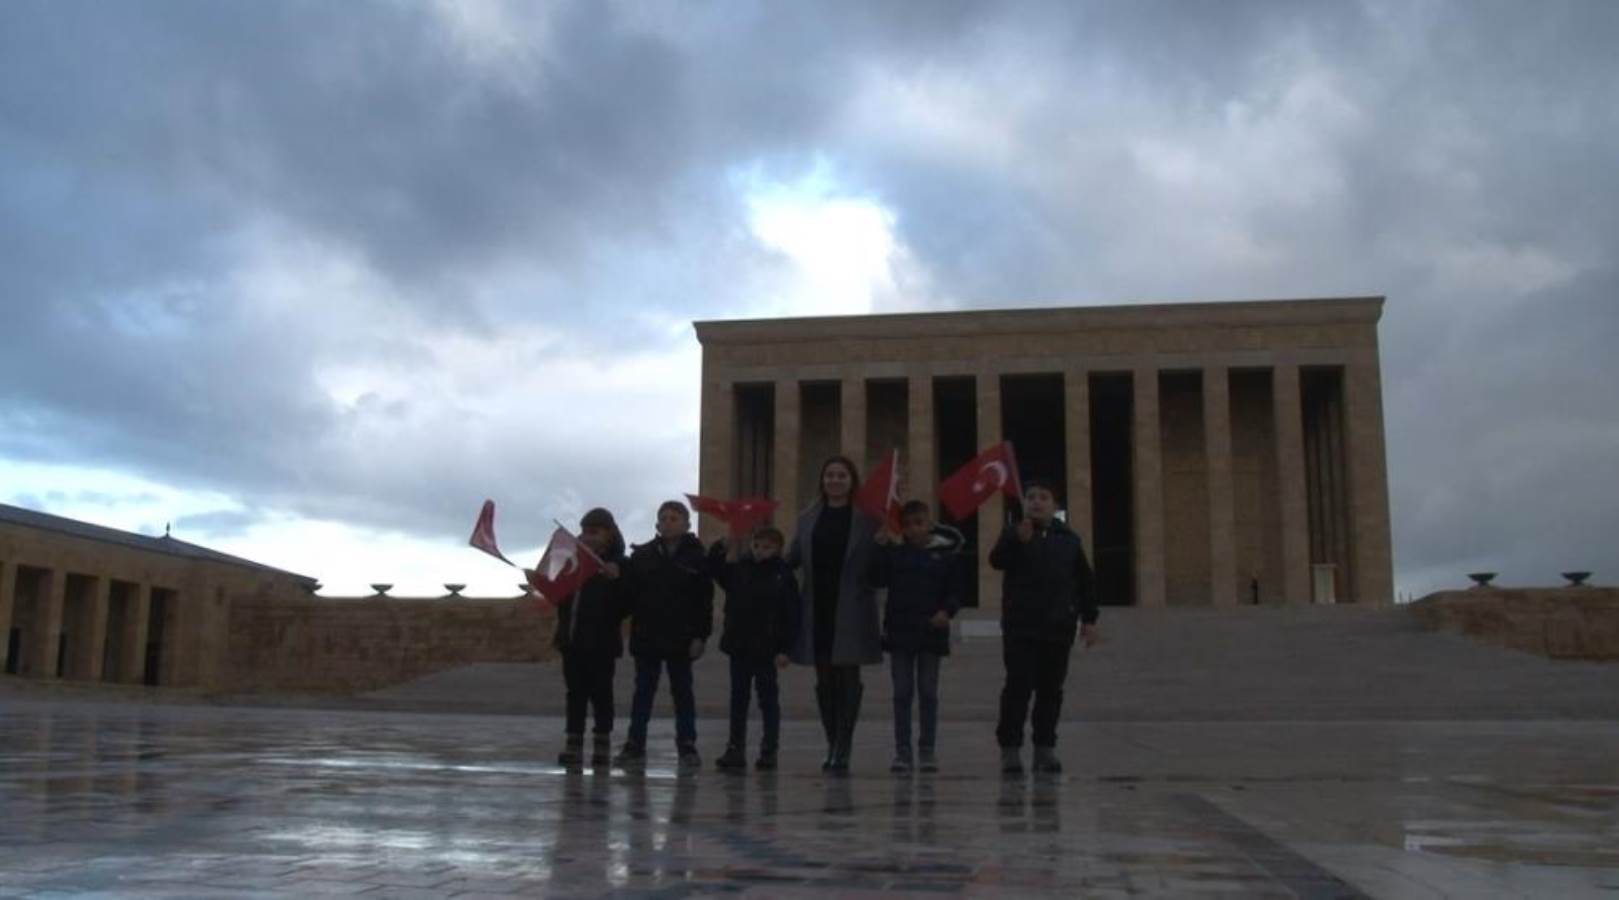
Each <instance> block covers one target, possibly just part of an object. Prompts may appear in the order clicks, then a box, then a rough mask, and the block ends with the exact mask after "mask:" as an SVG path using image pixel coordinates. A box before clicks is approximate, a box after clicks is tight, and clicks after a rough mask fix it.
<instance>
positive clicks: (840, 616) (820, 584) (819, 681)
mask: <svg viewBox="0 0 1619 900" xmlns="http://www.w3.org/2000/svg"><path fill="white" fill-rule="evenodd" d="M859 485H860V473H859V471H858V470H857V469H856V468H855V465H854V463H853V462H852V461H851V460H849V459H848V458H847V457H843V456H834V457H832V458H830V459H828V460H827V461H826V462H824V463H822V464H821V476H820V486H821V497H820V499H819V500H817V501H816V502H815V503H814V504H812V505H811V506H810V507H809V508H808V509H806V510H804V511H803V512H801V513H799V515H798V528H797V533H796V534H794V535H793V543H792V546H791V547H789V548H788V550H787V564H788V565H790V566H793V567H794V568H798V569H800V570H801V576H800V577H801V579H802V582H803V590H802V591H801V594H800V595H801V596H802V597H804V599H805V603H804V604H803V606H804V620H803V626H802V627H801V628H799V630H798V644H797V646H796V647H794V648H793V654H792V656H793V662H796V663H799V664H800V665H813V666H815V701H816V705H817V706H819V707H820V710H821V728H822V729H823V730H824V731H825V732H826V761H825V762H824V763H822V764H821V768H822V769H824V770H827V771H832V772H845V771H848V768H849V747H850V745H851V744H852V743H853V742H854V727H855V722H856V721H858V720H859V718H860V697H861V694H863V693H864V692H865V688H864V686H863V685H862V684H861V683H860V667H861V666H864V665H872V664H874V663H880V662H882V661H883V648H882V637H881V633H880V629H879V626H878V612H879V610H878V608H877V600H876V597H875V593H874V591H873V590H872V588H871V586H870V585H868V584H867V583H866V580H865V572H866V562H867V558H868V557H869V556H870V553H871V548H872V546H873V544H872V538H873V536H875V535H876V533H877V527H878V523H877V521H876V520H875V519H873V518H871V517H870V516H867V515H866V514H864V513H862V512H860V511H859V510H857V509H855V508H854V502H853V501H854V494H855V489H856V488H858V487H859Z"/></svg>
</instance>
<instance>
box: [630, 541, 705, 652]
mask: <svg viewBox="0 0 1619 900" xmlns="http://www.w3.org/2000/svg"><path fill="white" fill-rule="evenodd" d="M628 568H629V573H630V584H631V590H632V592H633V596H634V599H633V600H632V601H631V606H630V615H631V617H632V622H631V625H630V653H632V654H634V655H636V656H662V657H682V658H683V657H686V656H688V655H689V654H690V652H691V642H692V641H694V640H699V639H701V640H707V639H708V636H709V635H710V634H712V633H713V631H714V582H713V580H712V579H711V578H710V577H709V572H708V560H707V554H705V553H704V552H703V544H702V542H701V541H699V540H697V537H696V536H695V535H691V534H685V535H682V536H681V538H680V540H679V541H677V542H676V543H675V546H674V549H673V550H671V549H670V548H669V545H668V544H667V543H665V542H664V540H663V538H661V537H654V538H653V539H652V540H650V541H648V542H647V543H645V544H641V545H640V546H638V547H636V548H635V549H634V551H633V552H631V553H630V564H629V567H628Z"/></svg>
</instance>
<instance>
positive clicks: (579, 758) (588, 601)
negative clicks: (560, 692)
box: [552, 508, 629, 766]
mask: <svg viewBox="0 0 1619 900" xmlns="http://www.w3.org/2000/svg"><path fill="white" fill-rule="evenodd" d="M579 528H580V535H579V541H580V543H582V544H584V545H585V546H586V547H589V548H590V550H591V552H593V553H595V554H596V555H597V556H599V557H601V560H602V563H603V568H602V571H600V572H597V573H596V574H595V575H593V576H591V577H590V579H589V580H588V581H586V582H585V583H584V584H582V585H580V586H579V589H578V590H576V591H574V592H573V593H572V594H571V595H569V596H568V597H566V598H564V599H563V601H562V602H561V603H560V604H558V606H557V630H556V635H555V636H554V637H553V638H552V645H553V646H555V647H556V649H557V651H558V652H559V653H560V654H561V655H562V682H563V684H564V685H565V686H566V689H567V698H568V699H567V737H566V739H565V740H566V744H565V745H564V747H563V750H562V753H561V755H560V756H558V757H557V763H558V764H559V765H564V766H577V765H580V764H581V763H582V762H583V761H584V745H585V714H586V712H587V708H589V709H593V710H594V712H595V719H596V722H595V726H596V727H595V728H594V729H593V731H592V735H593V740H594V744H593V747H592V752H591V756H590V762H591V764H592V765H596V766H604V765H607V763H608V760H609V757H610V755H611V753H612V746H613V745H612V741H613V674H614V670H615V669H616V668H617V666H618V658H619V657H620V656H623V655H624V638H623V622H624V616H625V615H626V614H627V613H628V612H629V604H628V601H629V597H628V593H627V591H626V588H627V586H628V582H627V580H626V579H624V578H623V577H622V576H623V571H622V567H623V565H624V538H623V536H622V535H620V534H619V532H618V525H617V524H616V523H615V522H614V521H613V514H612V513H610V512H608V511H607V510H605V509H600V508H597V509H593V510H591V511H590V512H587V513H585V516H584V518H583V519H581V520H580V521H579Z"/></svg>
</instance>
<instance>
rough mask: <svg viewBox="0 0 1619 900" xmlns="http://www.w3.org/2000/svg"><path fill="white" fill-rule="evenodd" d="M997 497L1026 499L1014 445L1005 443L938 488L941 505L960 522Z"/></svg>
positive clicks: (988, 451) (995, 447) (975, 458)
mask: <svg viewBox="0 0 1619 900" xmlns="http://www.w3.org/2000/svg"><path fill="white" fill-rule="evenodd" d="M998 493H999V494H1005V495H1007V496H1008V497H1013V498H1021V497H1022V496H1023V482H1022V479H1021V478H1019V476H1018V470H1017V454H1016V453H1013V452H1012V442H1011V441H1002V442H1000V443H999V444H996V445H995V446H993V447H991V448H989V449H988V450H985V451H984V452H982V453H980V454H978V456H976V457H974V458H973V460H972V461H971V462H969V463H967V464H966V465H964V466H962V467H961V468H959V469H957V470H956V472H955V474H953V475H951V476H950V477H949V478H946V479H945V480H944V481H943V482H941V483H940V484H939V502H940V503H942V504H944V508H945V509H947V510H949V511H950V516H951V518H953V519H955V520H956V521H958V522H959V521H961V520H962V519H965V518H967V517H968V516H970V515H972V514H973V510H975V509H977V508H978V507H980V506H982V505H983V504H984V501H985V500H988V499H989V498H991V497H993V496H995V495H996V494H998Z"/></svg>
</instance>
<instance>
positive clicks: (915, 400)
mask: <svg viewBox="0 0 1619 900" xmlns="http://www.w3.org/2000/svg"><path fill="white" fill-rule="evenodd" d="M905 396H906V405H907V410H906V427H907V429H908V433H907V434H906V446H905V460H904V466H903V468H904V470H905V499H910V498H912V497H914V498H916V499H918V500H922V501H925V502H927V503H928V504H930V505H934V506H935V507H936V505H937V503H936V501H937V499H938V498H937V496H935V494H936V488H937V487H938V485H939V460H938V453H937V452H936V450H937V448H936V447H935V446H934V424H933V376H932V375H931V374H929V373H927V372H913V373H911V375H910V377H909V378H908V379H907V380H906V385H905ZM934 514H935V515H937V514H938V510H937V508H935V510H934Z"/></svg>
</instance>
